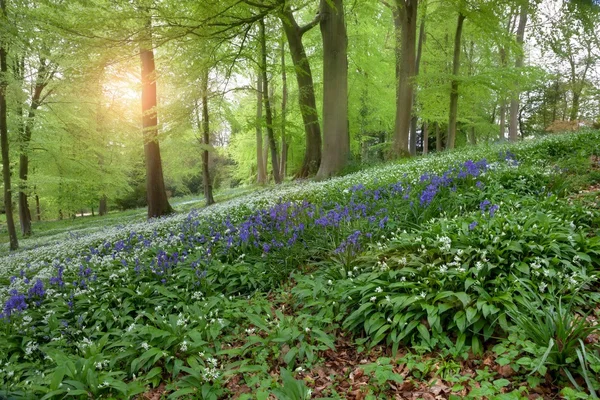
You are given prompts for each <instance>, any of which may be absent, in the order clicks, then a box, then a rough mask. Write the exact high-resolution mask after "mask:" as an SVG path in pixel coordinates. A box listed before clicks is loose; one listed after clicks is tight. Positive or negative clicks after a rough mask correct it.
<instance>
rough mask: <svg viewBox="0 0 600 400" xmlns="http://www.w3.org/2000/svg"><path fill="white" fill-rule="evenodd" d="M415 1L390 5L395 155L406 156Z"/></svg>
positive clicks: (416, 3)
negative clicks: (393, 63) (394, 79)
mask: <svg viewBox="0 0 600 400" xmlns="http://www.w3.org/2000/svg"><path fill="white" fill-rule="evenodd" d="M417 6H418V0H396V3H395V6H392V13H393V15H394V28H395V29H394V31H395V34H396V74H397V84H396V122H395V128H394V142H393V146H392V150H393V153H394V155H395V156H396V157H406V156H409V155H410V149H409V131H410V120H411V110H412V106H413V82H412V79H413V78H414V75H415V67H416V55H415V45H416V43H415V40H416V37H417Z"/></svg>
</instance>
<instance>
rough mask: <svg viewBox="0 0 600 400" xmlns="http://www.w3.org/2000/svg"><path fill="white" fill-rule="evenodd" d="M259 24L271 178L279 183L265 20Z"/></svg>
mask: <svg viewBox="0 0 600 400" xmlns="http://www.w3.org/2000/svg"><path fill="white" fill-rule="evenodd" d="M259 24H260V48H261V51H260V53H261V54H260V58H261V59H260V63H261V73H262V89H263V103H264V107H265V120H266V123H267V139H268V140H269V147H270V149H271V168H272V169H273V180H274V181H275V183H276V184H279V183H281V177H280V176H279V157H278V155H277V144H276V143H275V132H273V112H272V110H271V99H270V98H269V80H268V78H267V38H266V35H265V20H264V19H261V20H260V21H259Z"/></svg>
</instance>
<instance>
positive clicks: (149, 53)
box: [139, 15, 173, 218]
mask: <svg viewBox="0 0 600 400" xmlns="http://www.w3.org/2000/svg"><path fill="white" fill-rule="evenodd" d="M139 49H140V62H141V71H142V73H141V75H142V114H143V115H142V129H143V136H144V154H145V160H146V191H147V198H148V218H156V217H161V216H163V215H167V214H170V213H172V212H173V208H171V205H170V204H169V200H168V199H167V192H166V190H165V182H164V178H163V170H162V161H161V158H160V148H159V145H158V116H157V111H156V104H157V98H156V68H155V65H154V51H153V49H152V23H151V20H150V16H149V15H148V17H147V19H146V23H145V26H144V29H143V30H142V36H141V38H140V43H139Z"/></svg>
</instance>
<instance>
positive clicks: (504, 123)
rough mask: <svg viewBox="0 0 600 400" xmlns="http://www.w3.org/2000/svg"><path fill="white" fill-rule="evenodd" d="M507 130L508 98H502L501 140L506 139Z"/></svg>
mask: <svg viewBox="0 0 600 400" xmlns="http://www.w3.org/2000/svg"><path fill="white" fill-rule="evenodd" d="M505 130H506V100H504V99H502V100H501V101H500V140H504V139H505V136H504V134H505Z"/></svg>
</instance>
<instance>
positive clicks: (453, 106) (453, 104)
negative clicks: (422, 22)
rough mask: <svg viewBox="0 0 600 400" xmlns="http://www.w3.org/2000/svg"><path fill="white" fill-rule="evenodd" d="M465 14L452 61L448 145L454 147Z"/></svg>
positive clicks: (459, 21) (459, 26) (457, 34)
mask: <svg viewBox="0 0 600 400" xmlns="http://www.w3.org/2000/svg"><path fill="white" fill-rule="evenodd" d="M464 21H465V15H464V14H463V13H462V11H460V12H459V13H458V21H457V24H456V34H455V36H454V58H453V61H452V84H451V86H450V115H449V118H448V136H447V137H448V142H447V143H446V147H447V148H448V149H453V148H454V144H455V142H456V121H457V118H458V72H459V70H460V40H461V37H462V28H463V23H464Z"/></svg>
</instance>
